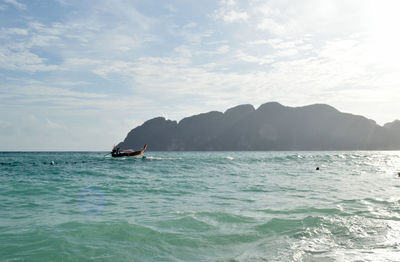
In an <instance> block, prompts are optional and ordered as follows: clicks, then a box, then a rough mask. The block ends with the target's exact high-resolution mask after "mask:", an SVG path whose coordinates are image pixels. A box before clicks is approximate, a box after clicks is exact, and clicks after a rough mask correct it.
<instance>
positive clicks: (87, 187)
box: [0, 151, 400, 262]
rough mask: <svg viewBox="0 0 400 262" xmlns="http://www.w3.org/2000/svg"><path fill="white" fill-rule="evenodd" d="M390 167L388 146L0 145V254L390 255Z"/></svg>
mask: <svg viewBox="0 0 400 262" xmlns="http://www.w3.org/2000/svg"><path fill="white" fill-rule="evenodd" d="M317 167H318V168H319V170H317ZM398 172H400V152H397V151H383V152H381V151H379V152H378V151H351V152H151V151H149V152H147V153H146V154H145V157H136V158H134V157H131V158H111V157H110V156H105V153H104V152H19V153H18V152H11V153H10V152H3V153H0V261H41V262H42V261H113V262H116V261H400V177H399V175H398Z"/></svg>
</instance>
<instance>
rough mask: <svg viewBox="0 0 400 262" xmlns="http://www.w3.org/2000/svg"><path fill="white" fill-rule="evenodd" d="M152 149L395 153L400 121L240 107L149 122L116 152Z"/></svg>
mask: <svg viewBox="0 0 400 262" xmlns="http://www.w3.org/2000/svg"><path fill="white" fill-rule="evenodd" d="M144 144H149V149H150V150H153V151H230V150H233V151H272V150H400V121H399V120H396V121H394V122H391V123H387V124H385V125H384V126H380V125H378V124H376V122H375V121H373V120H370V119H367V118H365V117H363V116H359V115H353V114H349V113H343V112H340V111H338V110H337V109H335V108H334V107H332V106H329V105H326V104H314V105H308V106H303V107H288V106H283V105H281V104H279V103H277V102H269V103H266V104H263V105H261V106H260V107H259V108H257V109H255V108H254V106H252V105H249V104H247V105H239V106H236V107H233V108H230V109H228V110H226V111H225V112H224V113H222V112H218V111H211V112H208V113H203V114H199V115H194V116H190V117H186V118H184V119H182V120H181V121H179V123H178V122H177V121H171V120H167V119H165V118H163V117H157V118H153V119H151V120H148V121H146V122H145V123H143V125H141V126H138V127H136V128H134V129H132V130H131V131H130V132H129V133H128V135H127V136H126V138H125V140H124V141H123V142H121V143H120V144H119V146H120V147H121V148H141V147H142V146H143V145H144Z"/></svg>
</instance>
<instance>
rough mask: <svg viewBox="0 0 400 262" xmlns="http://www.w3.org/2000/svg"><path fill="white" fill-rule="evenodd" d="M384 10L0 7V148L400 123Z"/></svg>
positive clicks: (334, 5)
mask: <svg viewBox="0 0 400 262" xmlns="http://www.w3.org/2000/svg"><path fill="white" fill-rule="evenodd" d="M399 8H400V2H398V1H395V0H382V1H367V0H354V1H347V0H322V1H321V0H299V1H287V0H270V1H268V0H264V1H259V0H249V1H239V0H236V1H235V0H224V1H208V0H205V1H181V0H177V1H173V0H172V1H152V0H146V1H132V0H130V1H116V0H105V1H102V0H98V1H85V0H79V1H74V0H68V1H67V0H58V1H56V0H55V1H22V0H0V150H109V149H110V148H111V147H112V145H113V144H114V143H117V142H119V141H121V140H123V139H124V137H125V135H126V134H127V132H128V131H129V130H130V129H132V128H134V127H135V126H137V125H140V124H141V123H143V121H145V120H147V119H150V118H152V117H156V116H164V117H166V118H168V119H173V120H180V119H182V118H183V117H185V116H189V115H192V114H197V113H201V112H207V111H211V110H219V111H224V110H225V109H227V108H229V107H231V106H234V105H238V104H244V103H250V104H253V105H255V106H258V105H260V104H262V103H265V102H268V101H278V102H280V103H282V104H284V105H288V106H302V105H307V104H313V103H328V104H330V105H332V106H335V107H336V108H338V109H339V110H341V111H344V112H350V113H354V114H362V115H364V116H366V117H368V118H371V119H374V120H376V121H377V122H378V123H379V124H384V123H386V122H390V121H393V120H395V119H399V118H400V109H399V106H398V105H399V102H398V101H400V92H399V84H400V80H399V77H398V72H400V63H399V62H398V61H400V51H399V48H398V46H400V37H399V36H398V33H397V31H398V28H397V26H398V25H399V24H400V17H399V16H398V14H397V11H398V10H399Z"/></svg>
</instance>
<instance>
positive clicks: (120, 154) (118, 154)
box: [111, 144, 147, 157]
mask: <svg viewBox="0 0 400 262" xmlns="http://www.w3.org/2000/svg"><path fill="white" fill-rule="evenodd" d="M146 148H147V144H145V145H144V147H143V148H142V149H141V150H139V151H134V150H132V149H124V150H122V149H120V148H119V147H116V146H114V148H113V150H112V151H111V156H112V157H127V156H140V155H143V153H144V151H146Z"/></svg>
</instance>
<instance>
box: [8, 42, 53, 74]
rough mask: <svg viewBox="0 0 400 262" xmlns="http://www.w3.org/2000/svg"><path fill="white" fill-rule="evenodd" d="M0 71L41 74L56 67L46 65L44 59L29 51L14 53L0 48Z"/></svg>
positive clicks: (9, 49)
mask: <svg viewBox="0 0 400 262" xmlns="http://www.w3.org/2000/svg"><path fill="white" fill-rule="evenodd" d="M0 58H1V59H0V69H5V70H14V71H27V72H43V71H53V70H56V69H57V68H58V67H57V66H56V65H46V64H45V62H46V59H44V58H40V57H39V56H37V55H36V54H34V53H32V52H30V51H29V50H20V51H14V50H12V49H11V48H4V47H0Z"/></svg>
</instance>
